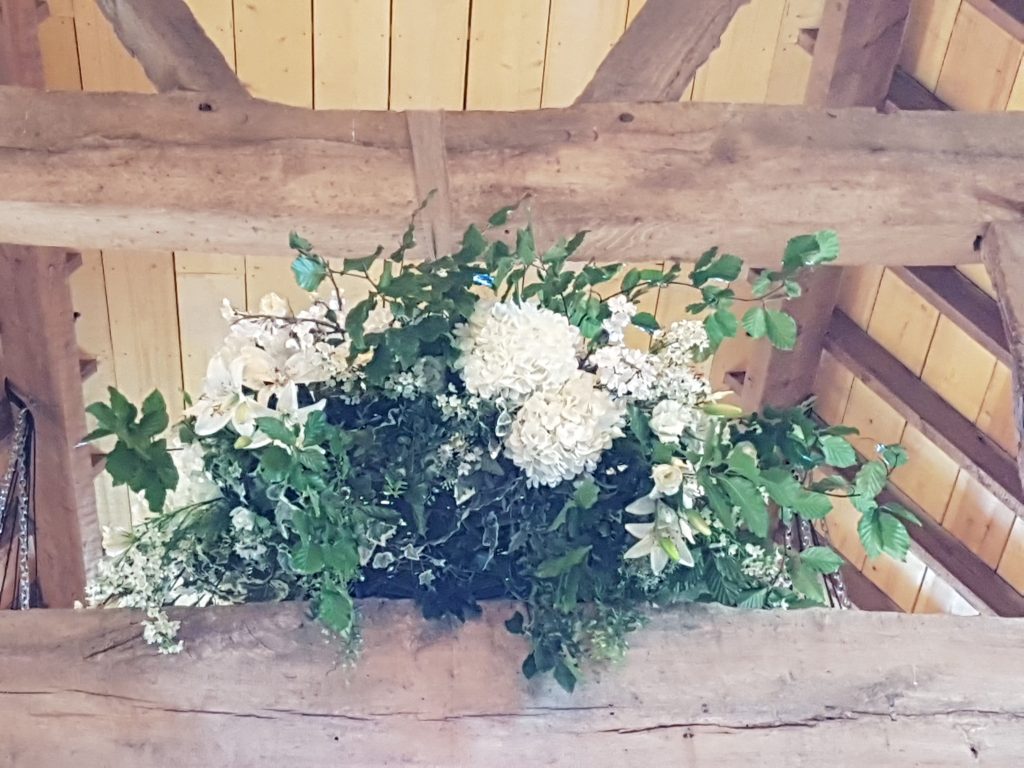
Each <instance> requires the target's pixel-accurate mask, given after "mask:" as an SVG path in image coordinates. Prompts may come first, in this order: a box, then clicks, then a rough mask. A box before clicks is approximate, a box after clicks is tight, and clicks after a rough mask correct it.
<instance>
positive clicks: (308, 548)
mask: <svg viewBox="0 0 1024 768" xmlns="http://www.w3.org/2000/svg"><path fill="white" fill-rule="evenodd" d="M292 568H293V569H294V570H295V572H296V573H303V574H313V573H320V571H322V570H323V568H324V551H323V548H322V547H321V546H320V545H319V544H314V543H309V544H300V545H299V546H298V547H296V548H295V549H294V550H293V551H292Z"/></svg>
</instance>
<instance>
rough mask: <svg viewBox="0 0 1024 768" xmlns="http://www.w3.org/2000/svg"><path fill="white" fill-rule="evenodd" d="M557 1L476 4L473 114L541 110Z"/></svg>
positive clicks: (469, 86)
mask: <svg viewBox="0 0 1024 768" xmlns="http://www.w3.org/2000/svg"><path fill="white" fill-rule="evenodd" d="M550 9H551V0H517V2H515V3H512V4H509V3H508V2H506V0H474V2H473V9H472V13H473V16H472V23H471V24H470V40H469V65H468V66H469V72H468V78H467V81H466V108H467V109H537V108H538V107H539V106H540V98H541V88H542V86H543V83H544V49H545V46H546V44H547V37H548V14H549V13H550Z"/></svg>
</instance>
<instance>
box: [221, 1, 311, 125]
mask: <svg viewBox="0 0 1024 768" xmlns="http://www.w3.org/2000/svg"><path fill="white" fill-rule="evenodd" d="M235 62H236V64H237V71H238V78H239V79H240V80H241V81H242V83H243V84H244V85H245V86H246V87H248V89H249V92H250V93H252V95H253V96H257V97H259V98H261V99H271V100H272V101H279V102H281V103H283V104H291V105H293V106H296V107H312V106H313V6H312V0H244V2H238V3H235Z"/></svg>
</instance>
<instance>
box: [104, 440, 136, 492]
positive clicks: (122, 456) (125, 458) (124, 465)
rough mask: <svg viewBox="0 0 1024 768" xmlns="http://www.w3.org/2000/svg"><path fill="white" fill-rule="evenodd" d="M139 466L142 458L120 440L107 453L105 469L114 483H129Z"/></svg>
mask: <svg viewBox="0 0 1024 768" xmlns="http://www.w3.org/2000/svg"><path fill="white" fill-rule="evenodd" d="M141 468H142V458H141V457H140V456H139V454H137V453H136V452H135V451H133V450H132V449H131V448H129V447H128V446H127V445H125V444H124V443H122V442H118V443H117V445H115V446H114V450H112V451H111V452H110V453H108V454H107V461H106V471H107V474H109V475H110V477H111V479H112V480H113V481H114V485H125V484H127V483H130V482H131V481H132V479H134V478H135V476H136V475H137V473H138V472H139V470H140V469H141ZM134 490H141V489H134Z"/></svg>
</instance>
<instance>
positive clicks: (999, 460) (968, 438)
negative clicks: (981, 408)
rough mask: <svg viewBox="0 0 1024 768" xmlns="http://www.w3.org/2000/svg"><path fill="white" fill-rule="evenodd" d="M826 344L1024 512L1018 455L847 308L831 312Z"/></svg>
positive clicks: (903, 413)
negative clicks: (948, 399) (920, 375)
mask: <svg viewBox="0 0 1024 768" xmlns="http://www.w3.org/2000/svg"><path fill="white" fill-rule="evenodd" d="M825 348H826V349H827V350H828V351H829V352H830V353H831V354H832V356H833V357H835V358H836V359H837V360H838V361H839V362H841V363H842V364H843V365H845V366H846V367H847V368H848V369H849V370H850V371H851V372H852V373H853V374H854V376H856V377H857V378H858V379H860V380H861V381H863V382H864V384H865V385H866V386H867V387H868V388H870V389H871V390H872V391H873V392H875V393H876V394H877V395H878V396H879V397H881V398H882V399H883V400H885V401H886V402H887V403H889V404H890V405H891V406H892V407H893V408H894V409H895V410H896V412H897V413H899V415H900V416H902V417H903V418H904V419H906V420H907V422H908V423H909V424H912V425H913V426H914V427H915V428H916V429H918V430H920V431H921V433H922V434H924V436H925V437H927V438H928V439H929V440H931V441H932V442H933V443H935V444H936V445H937V446H938V447H939V448H941V449H942V450H943V451H945V452H946V454H948V455H949V456H950V457H951V458H952V459H954V460H955V461H956V462H957V464H959V465H960V467H961V471H964V472H967V473H969V474H970V475H971V476H972V477H973V478H974V479H976V480H977V481H978V482H979V483H980V484H981V485H982V486H984V487H985V488H986V489H988V490H989V491H990V492H991V493H992V494H993V495H994V496H995V497H996V498H997V499H998V500H999V501H1000V502H1002V503H1003V504H1005V505H1006V506H1007V507H1009V508H1010V509H1011V510H1012V511H1013V512H1014V514H1016V515H1017V516H1018V517H1024V492H1022V490H1021V478H1020V476H1019V475H1018V473H1017V469H1016V467H1015V466H1014V461H1013V459H1012V458H1011V457H1010V456H1009V455H1008V454H1007V453H1006V452H1005V451H1004V450H1002V449H1001V448H1000V447H999V446H998V445H996V444H995V443H994V442H993V441H992V440H991V439H990V438H989V437H988V436H987V435H985V434H984V433H983V432H982V431H981V430H980V429H978V427H977V426H976V425H975V424H973V423H971V422H970V421H968V420H967V419H966V418H964V417H963V416H962V415H961V414H960V413H958V412H957V411H956V410H955V409H954V408H953V406H951V405H950V404H949V403H947V402H946V401H945V400H943V399H942V398H941V397H940V396H939V395H938V394H936V393H935V392H934V391H933V390H932V389H931V388H930V387H929V386H928V385H927V384H925V383H924V382H923V381H921V380H920V379H919V378H917V377H916V376H915V375H914V374H913V373H912V372H911V371H909V370H908V369H907V368H905V367H904V366H903V364H902V363H900V362H899V361H898V360H897V359H896V358H895V357H893V356H892V355H891V354H890V353H889V352H888V351H887V350H886V349H885V348H884V347H882V345H880V344H879V343H878V342H876V341H875V340H874V339H872V338H871V337H870V336H868V335H867V333H865V332H864V331H862V330H861V329H860V328H858V327H857V326H856V325H855V324H854V323H853V321H852V320H850V319H849V318H848V317H846V315H844V314H843V313H842V312H836V313H835V314H834V315H833V317H832V322H831V325H830V327H829V331H828V334H827V335H826V337H825Z"/></svg>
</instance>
